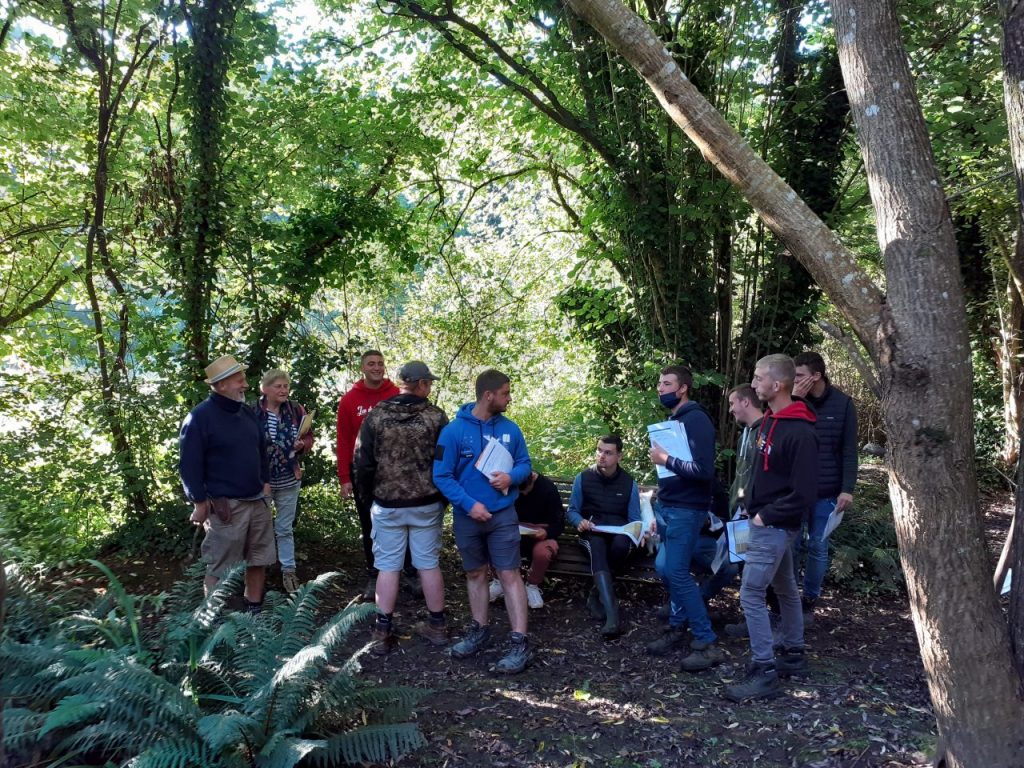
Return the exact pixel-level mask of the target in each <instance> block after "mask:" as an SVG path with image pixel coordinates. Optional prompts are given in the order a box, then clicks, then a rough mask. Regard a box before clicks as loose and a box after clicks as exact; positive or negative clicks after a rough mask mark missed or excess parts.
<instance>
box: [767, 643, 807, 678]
mask: <svg viewBox="0 0 1024 768" xmlns="http://www.w3.org/2000/svg"><path fill="white" fill-rule="evenodd" d="M775 671H776V672H778V673H779V677H789V676H790V675H798V674H800V673H801V672H806V671H807V657H806V656H805V655H804V649H803V648H780V649H779V650H778V651H776V652H775Z"/></svg>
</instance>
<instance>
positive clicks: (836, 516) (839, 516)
mask: <svg viewBox="0 0 1024 768" xmlns="http://www.w3.org/2000/svg"><path fill="white" fill-rule="evenodd" d="M843 514H844V513H843V512H841V511H840V510H839V509H838V507H832V512H831V513H830V514H829V516H828V522H827V523H825V531H824V532H823V533H822V534H821V540H822V541H824V540H825V539H827V538H828V537H829V536H831V535H832V531H834V530H835V529H836V528H838V527H839V524H840V523H841V522H843Z"/></svg>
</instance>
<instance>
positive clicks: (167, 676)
mask: <svg viewBox="0 0 1024 768" xmlns="http://www.w3.org/2000/svg"><path fill="white" fill-rule="evenodd" d="M94 565H96V566H97V567H98V568H100V570H101V571H102V572H103V573H104V574H105V575H106V576H107V578H108V581H109V590H108V592H107V594H106V595H104V596H102V597H101V598H99V600H97V601H96V603H95V604H94V605H92V606H91V607H90V608H88V609H86V610H84V611H82V610H79V611H70V612H67V613H65V614H64V615H63V616H62V617H60V618H58V619H57V620H56V621H55V622H52V623H47V624H45V625H44V624H43V623H39V624H37V625H36V626H35V627H34V628H32V627H29V626H27V625H26V622H25V616H26V613H27V610H26V609H29V608H32V607H33V604H34V603H36V602H38V592H37V591H36V590H35V588H31V587H27V585H26V582H25V579H24V578H23V577H21V576H18V575H17V574H16V573H14V574H12V575H14V576H15V578H14V579H12V582H13V583H14V584H15V585H16V588H15V589H13V590H12V594H11V596H10V598H9V599H10V602H11V603H12V616H14V617H16V622H15V628H16V632H15V633H11V632H8V631H6V630H5V634H4V638H3V641H2V643H0V662H2V664H3V667H4V670H5V674H4V677H3V680H2V682H0V696H3V697H5V698H7V699H8V700H9V702H10V704H9V706H8V707H7V709H6V711H5V713H4V735H5V747H6V749H7V752H8V755H9V756H11V757H12V759H14V760H15V764H19V761H20V759H21V757H22V756H24V757H26V758H27V757H28V756H29V755H33V754H34V755H35V757H34V758H32V759H34V760H40V759H43V760H45V761H47V762H49V761H55V760H56V761H62V762H70V761H76V760H77V761H81V760H84V759H86V756H87V755H88V756H89V757H88V759H89V760H94V759H102V760H108V761H112V762H117V763H125V762H132V764H133V765H148V766H191V765H203V766H210V767H211V768H216V767H217V766H223V767H224V768H233V767H234V766H245V765H252V764H255V765H261V766H293V765H296V764H297V763H298V762H299V761H300V760H303V759H309V760H312V761H313V763H314V764H316V765H323V766H334V765H343V764H356V763H363V762H387V761H390V760H397V759H398V758H400V757H401V756H402V755H404V754H406V753H408V752H410V751H412V750H414V749H416V748H418V747H420V746H422V745H423V744H424V743H425V742H424V740H423V737H422V736H421V735H420V734H419V732H418V731H417V730H416V727H415V726H414V725H413V724H411V723H407V722H402V721H404V720H407V719H408V718H409V717H410V714H411V712H412V709H413V707H414V706H415V705H416V703H417V701H418V700H419V699H420V697H421V696H422V695H423V691H420V690H415V689H410V688H381V687H377V686H374V685H372V684H368V683H366V682H364V681H361V680H359V679H358V678H357V677H356V676H355V673H356V672H357V671H358V669H359V662H358V657H359V653H360V652H361V651H357V652H356V653H355V654H351V655H347V656H346V654H345V653H344V652H343V651H342V644H343V642H344V641H345V640H346V639H347V638H348V636H349V635H350V634H351V632H352V631H353V630H354V629H356V628H357V627H359V626H361V625H362V623H363V622H364V621H365V620H366V618H367V617H368V616H369V615H370V613H371V612H372V610H373V609H372V606H354V607H349V608H346V609H345V610H343V611H341V612H340V613H337V614H335V615H334V616H333V617H331V618H329V619H328V620H327V621H326V622H324V623H322V624H321V623H319V620H318V611H319V610H320V607H321V601H322V598H323V596H324V594H325V593H326V592H327V591H328V590H329V589H330V585H331V583H332V582H333V581H334V579H335V578H336V576H337V574H324V575H322V576H320V577H318V578H317V579H315V580H313V581H310V582H307V583H306V584H304V585H303V586H302V588H301V589H300V590H299V591H298V592H297V593H296V594H295V595H294V596H292V597H291V598H285V597H284V596H281V595H278V594H276V593H271V594H269V595H268V596H267V599H266V602H265V608H264V611H263V612H262V613H261V614H259V615H257V616H252V615H249V614H243V613H232V612H228V611H226V610H225V602H226V599H227V597H228V596H229V595H230V594H232V593H233V592H236V591H237V590H238V589H239V588H240V586H241V580H242V573H243V569H242V568H241V567H238V568H236V569H234V570H233V571H232V572H231V573H230V574H229V575H227V576H226V577H225V578H224V579H223V580H222V581H221V582H220V583H219V584H218V585H217V587H216V588H215V589H214V590H212V591H211V593H210V595H209V597H207V598H205V599H203V598H202V596H201V593H200V590H199V589H197V588H196V586H195V585H197V584H200V580H199V577H198V572H195V573H193V575H192V578H191V579H190V580H189V581H188V582H182V583H180V584H178V585H177V586H176V587H175V588H174V591H173V593H172V594H171V596H169V597H168V598H167V600H166V601H165V602H164V603H163V605H162V609H163V613H162V614H160V615H159V616H157V612H158V611H159V610H160V609H161V606H157V605H154V604H152V603H151V602H150V599H148V598H143V597H138V596H134V595H129V594H128V593H127V592H126V591H125V590H124V588H123V587H122V585H121V584H120V582H119V581H118V580H117V578H116V577H115V576H114V575H113V574H112V573H111V572H110V571H109V570H108V569H106V568H105V567H104V566H102V565H101V564H99V563H94ZM143 613H147V614H148V615H149V616H151V617H156V618H157V621H148V622H147V625H148V626H149V627H150V628H149V630H143V622H142V617H143Z"/></svg>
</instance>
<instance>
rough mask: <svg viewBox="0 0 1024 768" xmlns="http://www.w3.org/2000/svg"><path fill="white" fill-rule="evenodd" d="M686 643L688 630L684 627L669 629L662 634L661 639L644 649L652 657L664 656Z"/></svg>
mask: <svg viewBox="0 0 1024 768" xmlns="http://www.w3.org/2000/svg"><path fill="white" fill-rule="evenodd" d="M684 643H686V630H685V629H683V628H682V627H669V628H668V629H666V630H665V631H664V632H662V633H661V637H659V638H658V639H657V640H654V641H652V642H650V643H648V644H647V645H646V646H644V648H645V649H646V650H647V652H648V653H649V654H651V656H664V655H666V654H668V653H671V652H672V651H674V650H676V649H677V648H682V647H683V644H684Z"/></svg>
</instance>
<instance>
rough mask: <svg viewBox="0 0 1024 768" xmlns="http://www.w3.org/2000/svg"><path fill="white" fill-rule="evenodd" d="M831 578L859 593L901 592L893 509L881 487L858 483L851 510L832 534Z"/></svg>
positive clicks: (901, 577) (900, 570) (900, 569)
mask: <svg viewBox="0 0 1024 768" xmlns="http://www.w3.org/2000/svg"><path fill="white" fill-rule="evenodd" d="M831 547H832V564H831V568H830V570H829V576H830V578H831V579H832V580H833V581H835V582H836V583H838V584H840V585H842V587H843V588H847V589H854V590H857V591H858V592H864V593H871V592H897V591H900V590H902V589H903V583H904V579H903V570H902V567H901V565H900V556H899V548H898V546H897V542H896V528H895V525H894V523H893V516H892V505H891V504H890V503H889V501H888V497H887V493H886V488H885V487H884V485H876V484H873V483H865V482H861V483H859V484H858V485H857V490H856V492H855V493H854V506H853V509H852V510H849V511H847V513H846V516H845V519H844V522H843V524H842V525H840V526H839V527H838V528H836V530H835V531H834V532H833V533H832V536H831Z"/></svg>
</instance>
